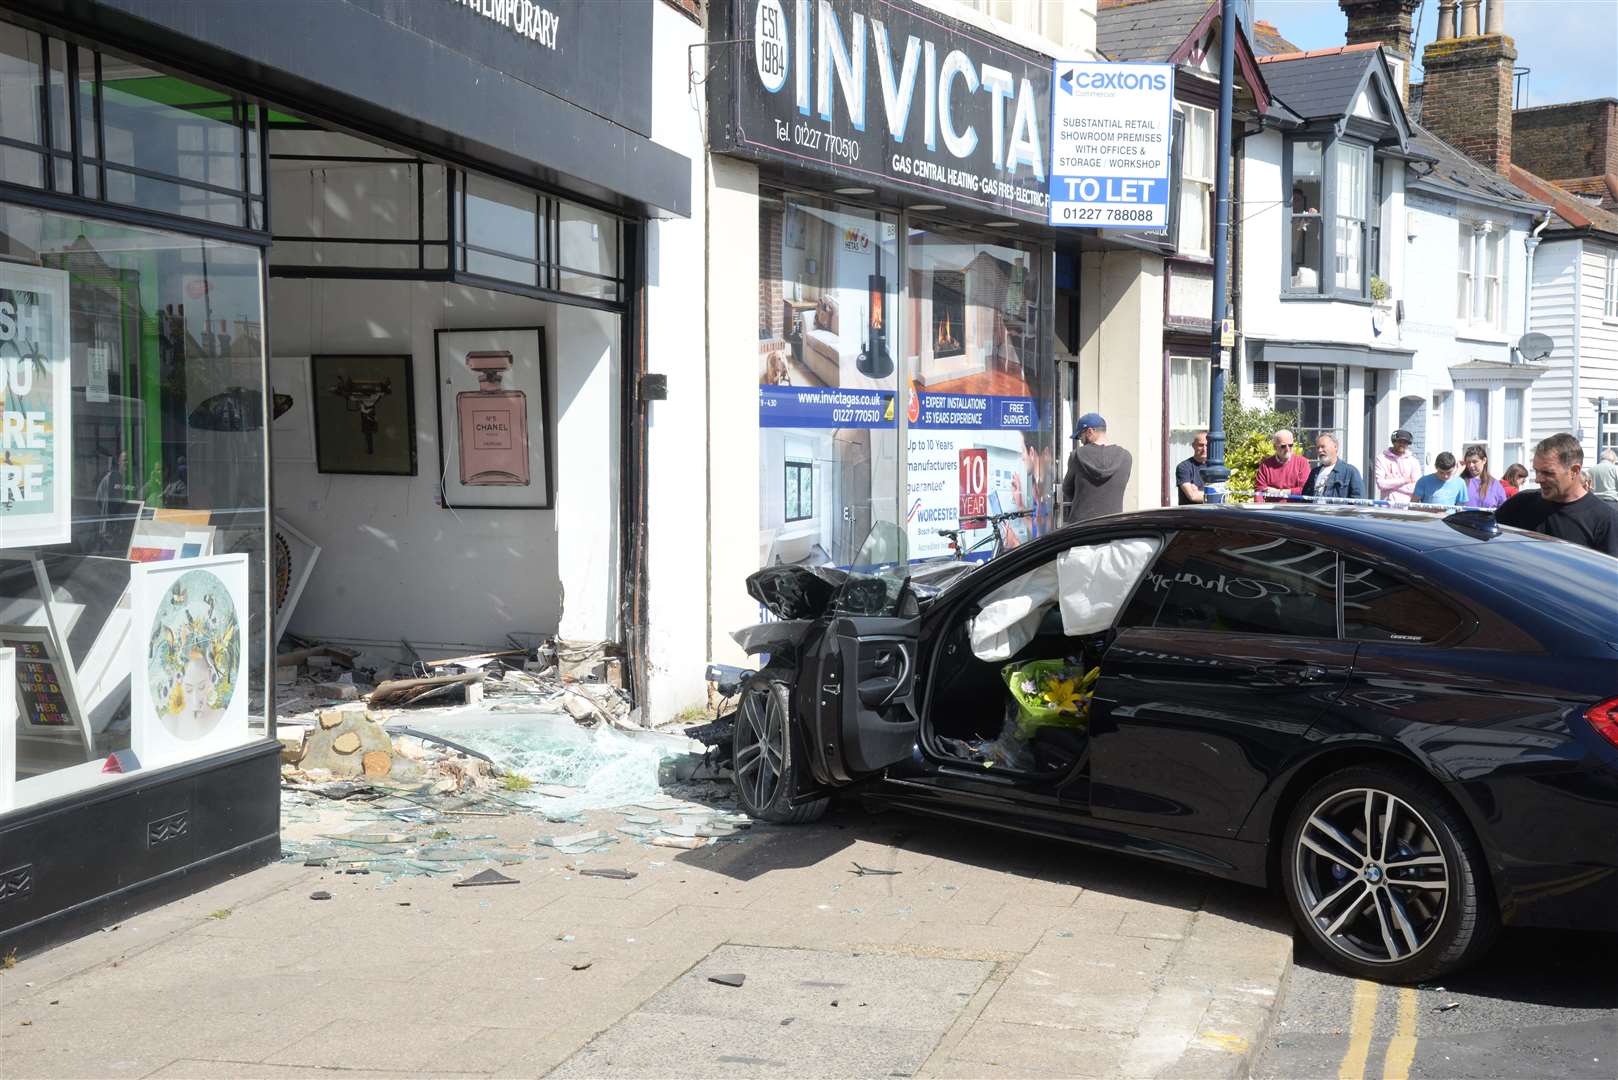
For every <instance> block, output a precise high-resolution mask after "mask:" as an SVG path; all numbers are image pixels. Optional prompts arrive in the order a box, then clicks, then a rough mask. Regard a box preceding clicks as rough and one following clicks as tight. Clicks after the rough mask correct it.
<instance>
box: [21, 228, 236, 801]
mask: <svg viewBox="0 0 1618 1080" xmlns="http://www.w3.org/2000/svg"><path fill="white" fill-rule="evenodd" d="M262 293H263V289H262V280H261V267H260V253H259V250H258V249H257V248H254V247H251V246H246V245H239V244H232V243H227V242H223V241H218V240H209V239H202V238H199V237H189V236H183V235H180V234H177V233H170V232H164V231H159V230H154V229H145V228H138V227H134V226H128V225H121V224H113V223H109V222H105V221H100V220H97V219H94V218H91V217H87V216H74V215H66V214H58V213H50V212H46V211H43V210H38V209H33V208H27V207H21V206H14V205H6V204H0V383H3V391H4V397H3V400H0V408H3V413H0V649H11V650H14V663H15V677H16V690H15V693H14V694H12V695H10V700H8V701H6V702H0V739H3V743H4V746H5V749H6V750H7V751H8V752H7V753H6V754H5V755H4V756H0V763H3V764H4V766H5V767H4V768H0V810H3V809H7V808H10V807H11V806H21V805H29V804H32V803H35V802H39V801H41V800H43V799H47V798H51V797H54V796H57V795H62V794H67V793H70V792H73V791H77V790H82V789H84V788H87V787H91V786H94V785H97V784H102V783H113V782H117V780H118V779H119V777H120V776H121V775H129V774H133V773H138V772H140V771H141V770H148V769H151V768H155V767H158V766H161V765H167V764H173V763H176V762H180V761H185V760H190V759H194V758H196V757H200V756H202V755H205V754H208V753H211V752H214V751H216V750H221V749H227V748H229V747H231V746H234V745H238V744H242V743H245V742H247V741H249V739H250V738H252V737H253V736H254V734H261V733H262V731H263V726H264V700H263V682H262V680H263V673H264V665H265V656H266V642H265V635H264V628H265V616H264V611H265V606H264V605H265V584H266V566H265V526H266V509H265V507H266V499H265V476H266V472H265V435H264V424H265V422H266V415H265V413H266V408H265V401H264V374H263V373H264V348H263V334H262V327H263V310H262V299H261V298H262ZM7 721H9V723H6V722H7Z"/></svg>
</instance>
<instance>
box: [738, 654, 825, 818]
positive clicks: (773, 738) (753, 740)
mask: <svg viewBox="0 0 1618 1080" xmlns="http://www.w3.org/2000/svg"><path fill="white" fill-rule="evenodd" d="M793 734H794V732H793V722H792V696H791V693H790V691H789V690H788V688H787V684H786V683H784V682H780V681H778V680H774V679H755V680H753V681H752V682H750V683H749V684H748V686H747V688H746V689H745V690H744V691H743V692H742V700H741V704H740V705H739V706H738V707H737V709H736V727H735V730H734V731H733V732H732V733H731V775H732V777H733V779H734V781H735V784H736V798H737V801H738V802H740V803H741V806H742V810H743V811H745V812H746V814H747V815H748V816H749V817H752V818H756V819H758V820H759V821H770V822H775V823H776V824H780V825H806V824H808V823H809V822H811V821H815V820H817V819H818V818H820V817H821V815H823V814H825V812H826V807H827V806H828V805H829V804H830V800H829V799H824V798H822V799H815V800H813V801H811V802H804V803H799V804H797V805H793V804H792V801H791V800H792V796H793V793H794V792H796V791H797V790H798V787H799V779H800V777H799V769H800V768H801V766H800V765H799V763H798V755H797V747H796V746H795V745H794V739H793Z"/></svg>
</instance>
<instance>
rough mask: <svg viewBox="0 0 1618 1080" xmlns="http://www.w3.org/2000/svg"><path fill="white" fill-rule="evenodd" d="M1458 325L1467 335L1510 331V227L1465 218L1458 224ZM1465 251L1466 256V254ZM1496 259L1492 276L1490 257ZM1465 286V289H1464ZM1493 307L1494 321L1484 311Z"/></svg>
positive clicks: (1456, 317) (1486, 220) (1491, 221)
mask: <svg viewBox="0 0 1618 1080" xmlns="http://www.w3.org/2000/svg"><path fill="white" fill-rule="evenodd" d="M1456 229H1457V230H1458V232H1457V243H1456V252H1455V257H1456V268H1455V269H1456V287H1457V292H1456V297H1455V325H1456V328H1457V329H1458V330H1459V331H1461V332H1462V333H1463V334H1465V333H1468V332H1470V333H1474V334H1476V333H1483V334H1488V335H1491V336H1493V335H1500V334H1504V333H1505V328H1506V303H1505V301H1506V263H1507V259H1508V256H1509V252H1508V250H1507V247H1506V237H1507V234H1508V233H1509V232H1510V229H1509V227H1507V226H1506V225H1504V224H1502V223H1501V222H1498V221H1494V220H1492V219H1487V218H1485V219H1478V218H1461V219H1460V220H1459V221H1458V222H1457V223H1456ZM1463 249H1464V254H1463ZM1491 253H1492V254H1493V255H1494V256H1495V257H1496V260H1495V265H1494V272H1493V273H1492V274H1491V273H1488V272H1487V271H1488V269H1489V257H1490V254H1491ZM1463 283H1464V288H1463V287H1462V286H1463ZM1491 305H1492V307H1493V309H1494V310H1493V316H1492V318H1482V317H1480V311H1487V310H1488V309H1489V308H1490V306H1491Z"/></svg>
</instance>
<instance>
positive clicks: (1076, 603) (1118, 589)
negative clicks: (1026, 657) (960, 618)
mask: <svg viewBox="0 0 1618 1080" xmlns="http://www.w3.org/2000/svg"><path fill="white" fill-rule="evenodd" d="M1159 546H1160V542H1159V541H1158V540H1157V539H1156V538H1154V537H1139V538H1130V539H1127V540H1110V541H1108V542H1106V543H1103V544H1084V545H1081V546H1079V547H1072V548H1068V549H1067V550H1066V551H1064V552H1062V553H1061V554H1060V555H1058V556H1057V557H1056V559H1055V561H1054V562H1048V563H1046V564H1045V565H1044V566H1041V567H1038V568H1037V569H1034V570H1031V571H1029V572H1028V573H1026V574H1023V575H1022V576H1021V577H1016V578H1013V579H1012V580H1010V581H1008V582H1006V583H1005V584H1004V585H1002V586H1000V587H999V588H998V589H995V590H994V591H993V592H990V593H989V594H988V595H987V596H985V597H984V598H983V606H982V608H981V609H980V610H979V611H978V613H977V615H976V616H974V617H973V619H972V622H971V625H970V626H969V627H968V638H969V640H970V643H971V646H972V655H974V656H976V657H977V658H978V659H979V660H987V661H991V662H993V661H996V660H1009V659H1011V658H1012V657H1013V656H1015V655H1017V653H1018V652H1020V651H1021V650H1022V648H1023V647H1024V646H1025V645H1027V644H1028V643H1029V642H1030V641H1032V640H1033V639H1034V635H1035V634H1036V633H1038V632H1039V624H1040V621H1041V620H1042V619H1043V618H1044V617H1045V613H1046V612H1047V611H1049V610H1050V609H1051V608H1052V607H1054V606H1056V605H1057V604H1060V605H1061V610H1062V632H1063V633H1064V634H1066V635H1068V636H1069V637H1077V636H1080V635H1083V634H1094V633H1099V632H1100V631H1102V630H1106V629H1107V628H1108V627H1110V626H1111V625H1112V624H1113V621H1114V620H1115V619H1116V618H1117V617H1118V612H1119V609H1121V608H1122V607H1123V604H1124V601H1125V600H1127V599H1128V598H1129V594H1130V592H1131V591H1133V589H1134V587H1135V583H1136V582H1137V581H1139V580H1140V578H1141V575H1142V574H1144V573H1146V568H1147V567H1148V566H1150V565H1151V562H1152V558H1153V557H1154V556H1155V555H1156V554H1157V549H1158V547H1159Z"/></svg>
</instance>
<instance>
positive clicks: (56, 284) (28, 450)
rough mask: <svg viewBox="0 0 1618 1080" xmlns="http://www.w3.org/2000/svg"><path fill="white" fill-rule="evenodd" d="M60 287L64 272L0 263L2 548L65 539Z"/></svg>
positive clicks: (68, 520) (67, 482) (65, 352)
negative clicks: (3, 431)
mask: <svg viewBox="0 0 1618 1080" xmlns="http://www.w3.org/2000/svg"><path fill="white" fill-rule="evenodd" d="M67 281H68V276H67V271H65V270H51V269H47V268H45V267H39V266H20V265H17V264H16V263H8V262H0V410H3V411H4V413H5V416H6V423H7V435H6V438H5V447H4V452H3V453H0V537H4V540H3V541H0V544H3V546H5V547H8V548H31V547H42V546H44V545H47V544H67V543H71V542H72V540H73V506H72V497H71V496H72V491H73V476H72V470H73V453H72V450H73V388H72V366H73V365H72V358H71V353H70V351H69V345H68V309H67ZM13 424H21V425H22V427H21V428H19V429H15V430H13V429H12V427H11V425H13Z"/></svg>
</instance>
